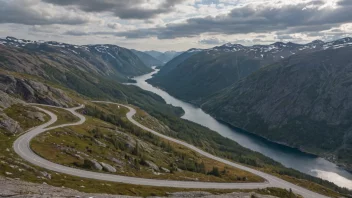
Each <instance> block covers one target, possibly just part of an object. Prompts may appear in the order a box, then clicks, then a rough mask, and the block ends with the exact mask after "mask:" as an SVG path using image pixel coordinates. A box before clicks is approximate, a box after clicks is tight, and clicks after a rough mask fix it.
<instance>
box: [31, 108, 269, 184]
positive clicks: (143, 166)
mask: <svg viewBox="0 0 352 198" xmlns="http://www.w3.org/2000/svg"><path fill="white" fill-rule="evenodd" d="M83 112H84V113H86V114H88V115H93V114H94V115H95V116H96V117H99V118H100V119H102V120H104V121H107V122H108V123H112V124H113V125H112V124H108V123H105V122H102V121H101V120H98V119H92V118H88V120H87V122H86V123H85V124H83V125H79V126H74V127H68V128H63V129H56V130H53V131H51V132H47V133H45V134H42V135H40V136H38V137H36V138H35V139H34V140H33V141H32V143H31V147H32V149H33V150H34V151H35V152H36V153H37V154H39V155H41V156H42V157H44V158H46V159H49V160H50V161H54V162H56V163H60V164H63V165H66V166H74V167H78V168H84V169H86V168H91V165H90V166H87V162H88V161H87V159H94V160H96V161H98V162H104V163H106V164H110V165H113V166H115V167H116V169H117V172H116V174H118V175H128V176H135V177H147V178H163V179H177V180H197V181H198V180H199V181H218V182H228V181H230V182H259V181H263V180H262V179H261V178H259V177H257V176H255V175H252V174H250V173H248V172H245V171H242V170H239V169H235V168H230V167H226V166H225V165H224V164H222V163H219V162H216V161H213V160H210V159H207V158H205V157H203V156H200V155H199V154H197V153H195V152H193V151H190V150H189V149H186V148H184V147H183V146H180V145H176V144H173V143H170V142H167V141H165V140H163V139H160V138H158V137H157V136H155V135H152V134H151V133H149V132H144V131H143V130H141V129H139V128H138V127H136V126H134V125H133V124H131V123H130V122H129V121H128V120H127V119H126V118H125V114H126V112H127V109H125V108H117V106H116V105H114V107H109V106H105V107H104V106H103V108H102V107H99V108H93V107H90V106H88V107H87V108H86V109H85V110H83ZM212 169H213V171H211V170H212ZM214 169H216V170H218V172H217V173H215V172H214ZM219 170H221V173H220V172H219Z"/></svg>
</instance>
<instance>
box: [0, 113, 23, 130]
mask: <svg viewBox="0 0 352 198" xmlns="http://www.w3.org/2000/svg"><path fill="white" fill-rule="evenodd" d="M0 129H3V130H5V131H6V132H7V133H10V134H16V133H22V132H23V129H22V128H21V126H20V125H19V123H18V122H17V121H15V120H13V119H12V118H10V117H8V116H7V115H6V114H4V113H2V112H1V111H0Z"/></svg>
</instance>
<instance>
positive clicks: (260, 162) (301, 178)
mask: <svg viewBox="0 0 352 198" xmlns="http://www.w3.org/2000/svg"><path fill="white" fill-rule="evenodd" d="M156 116H158V115H156ZM156 116H155V117H156ZM135 119H136V120H138V122H140V123H142V124H144V125H146V126H148V127H150V128H152V129H155V130H157V131H161V132H163V133H165V134H167V135H170V136H172V137H176V138H178V139H182V140H184V141H186V142H189V143H191V144H193V145H195V146H197V147H199V148H202V149H203V150H205V151H207V152H209V153H212V154H214V155H217V156H221V157H223V158H227V159H230V160H232V161H235V162H238V163H241V164H245V165H247V166H251V167H253V168H256V169H259V170H261V171H264V172H267V173H269V174H274V175H276V176H278V177H281V178H283V179H285V180H288V181H290V182H292V183H295V184H298V185H300V186H302V187H306V188H308V189H311V190H313V191H315V192H320V193H322V194H325V195H328V196H337V195H338V194H337V193H336V192H334V191H337V192H340V193H343V194H351V192H350V191H349V190H347V189H345V188H340V187H338V186H336V185H335V184H333V183H332V182H329V181H326V180H322V179H319V178H316V177H313V176H310V175H306V174H304V173H301V172H299V171H296V170H294V169H290V168H286V167H284V166H283V165H281V164H280V163H278V162H276V161H274V160H272V159H270V158H268V157H266V156H264V155H262V154H260V153H258V152H253V151H251V150H249V149H246V148H244V147H242V146H240V145H239V144H237V143H236V142H234V141H232V140H230V139H227V138H224V137H222V136H221V135H219V134H218V133H215V132H213V131H211V130H209V129H208V128H205V127H202V126H200V125H197V124H195V123H193V122H189V121H186V120H182V119H178V118H174V117H171V116H164V117H158V118H157V119H155V118H153V117H151V116H150V115H148V114H146V113H143V112H141V111H138V114H137V115H136V116H135ZM158 120H159V121H158ZM166 123H167V124H166Z"/></svg>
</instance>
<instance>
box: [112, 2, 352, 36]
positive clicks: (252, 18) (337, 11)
mask: <svg viewBox="0 0 352 198" xmlns="http://www.w3.org/2000/svg"><path fill="white" fill-rule="evenodd" d="M318 3H319V1H314V2H313V3H309V4H296V5H284V6H281V7H270V6H266V5H261V6H256V7H254V6H250V5H249V6H244V7H239V8H235V9H233V10H232V11H231V13H230V14H228V15H221V16H216V17H210V16H208V17H204V18H191V19H188V20H187V21H186V22H185V23H182V24H169V25H167V26H166V27H160V28H150V29H139V30H134V31H126V32H121V33H114V34H116V35H117V36H123V37H127V38H146V37H151V36H154V37H157V38H159V39H172V38H177V37H194V36H198V35H199V34H202V33H221V34H239V33H267V32H272V31H283V32H285V33H286V34H289V33H300V32H312V31H322V30H328V29H330V28H333V27H337V26H339V25H341V24H343V23H347V22H351V21H352V12H351V9H352V6H338V7H337V8H334V9H333V8H330V7H325V8H322V9H318V7H313V8H309V7H307V6H308V5H316V4H318Z"/></svg>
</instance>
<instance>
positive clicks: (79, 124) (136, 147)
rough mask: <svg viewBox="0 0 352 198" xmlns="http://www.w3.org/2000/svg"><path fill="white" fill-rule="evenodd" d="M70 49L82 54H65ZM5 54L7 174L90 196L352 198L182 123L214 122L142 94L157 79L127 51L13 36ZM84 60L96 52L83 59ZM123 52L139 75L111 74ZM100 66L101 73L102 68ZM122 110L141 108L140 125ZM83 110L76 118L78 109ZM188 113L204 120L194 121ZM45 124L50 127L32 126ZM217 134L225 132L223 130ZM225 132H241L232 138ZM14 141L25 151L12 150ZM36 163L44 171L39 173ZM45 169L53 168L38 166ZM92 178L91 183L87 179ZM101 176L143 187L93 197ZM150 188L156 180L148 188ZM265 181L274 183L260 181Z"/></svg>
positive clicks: (3, 171)
mask: <svg viewBox="0 0 352 198" xmlns="http://www.w3.org/2000/svg"><path fill="white" fill-rule="evenodd" d="M103 48H104V50H103ZM74 49H75V50H76V52H77V53H71V52H70V53H69V52H68V51H70V50H74ZM97 49H99V51H98V52H96V50H97ZM0 50H2V54H1V57H2V60H3V61H1V62H0V67H1V70H0V77H1V78H0V84H1V86H0V94H1V100H0V106H1V112H2V114H1V115H2V119H1V120H0V125H1V139H3V140H4V141H5V144H3V145H2V146H3V150H4V151H6V152H5V153H1V155H0V159H1V160H2V161H1V172H0V175H2V176H5V177H7V178H13V179H15V178H19V179H21V180H25V181H29V182H39V183H43V182H44V183H46V184H50V185H54V186H66V187H68V188H73V189H76V190H80V191H84V192H92V193H115V194H116V193H117V194H120V193H123V194H127V195H136V196H141V195H143V196H151V195H152V193H150V192H157V193H158V195H165V193H166V192H167V191H168V192H170V191H172V192H180V191H189V190H191V189H193V190H194V189H202V191H203V190H204V191H207V192H214V191H216V192H219V193H226V192H229V191H228V189H235V190H238V191H243V190H246V189H247V190H250V192H257V191H258V190H255V189H256V188H257V187H260V188H261V190H259V191H260V192H263V191H265V192H268V191H271V193H269V194H272V195H278V194H281V195H280V196H283V194H285V193H286V194H289V193H290V188H292V189H291V190H293V192H295V193H297V194H303V195H304V196H305V197H316V196H330V197H338V196H339V195H345V194H349V193H350V192H349V191H348V190H347V189H344V188H341V187H338V186H337V185H336V184H334V183H333V182H335V181H333V182H331V181H327V180H324V179H328V180H330V178H325V177H324V176H321V175H320V176H321V178H323V179H320V178H316V177H313V176H310V175H307V174H304V173H301V172H299V171H297V170H294V169H291V168H290V166H288V167H285V166H284V165H286V164H285V163H282V164H283V165H282V164H281V163H278V162H277V161H275V160H278V159H279V157H278V156H275V155H273V156H271V155H268V157H267V156H265V155H263V154H261V153H260V152H255V151H259V150H256V149H253V148H250V149H247V148H245V147H243V146H241V144H238V143H236V141H233V140H234V139H232V138H231V137H230V136H226V135H223V134H218V133H216V131H219V130H218V129H219V128H213V127H211V126H209V125H206V124H205V125H204V123H200V122H199V120H198V121H197V119H195V120H192V119H189V120H191V121H194V122H195V123H194V122H191V121H188V120H185V119H181V118H180V116H182V115H183V117H182V118H186V119H187V117H189V118H191V117H193V116H197V115H200V116H201V117H200V118H199V119H203V120H205V121H206V122H209V123H208V124H214V121H215V120H214V119H213V120H211V119H210V120H209V117H208V115H206V114H204V113H203V112H202V111H201V110H200V109H197V108H194V107H193V106H192V105H189V104H187V105H188V106H192V108H193V109H192V108H188V106H187V105H186V106H183V105H178V104H173V106H172V105H169V103H170V101H168V98H165V97H164V96H165V95H164V93H161V94H160V93H159V92H158V91H156V92H155V91H154V90H148V89H147V91H146V90H144V89H145V87H143V86H145V85H148V84H147V83H146V82H145V80H146V77H147V78H150V77H151V75H152V74H154V73H149V72H150V71H152V69H151V68H149V67H148V66H147V65H146V64H144V63H142V61H141V62H139V61H132V60H131V58H132V59H134V58H138V57H137V56H136V55H133V54H132V52H130V51H129V50H127V49H124V48H120V47H118V46H112V45H108V46H106V45H94V46H77V45H70V44H65V43H53V42H34V41H25V40H20V39H15V38H7V39H6V43H4V42H3V44H2V45H1V46H0ZM84 51H85V52H84ZM83 52H84V53H91V54H89V55H87V56H83V54H84V53H83ZM120 52H121V53H122V52H123V53H126V54H128V55H129V56H130V57H129V58H128V59H126V60H125V63H124V64H127V63H128V64H132V65H133V66H132V65H131V66H129V67H134V69H133V70H131V68H128V69H126V70H124V69H123V67H115V64H116V62H114V63H112V62H111V61H112V59H110V58H112V56H119V58H121V57H124V56H121V57H120V55H119V53H120ZM54 57H56V58H54ZM88 57H92V58H88ZM107 57H110V58H107ZM93 58H94V60H93ZM72 60H74V62H72ZM117 60H118V59H117ZM91 61H93V62H91ZM130 61H131V62H130ZM179 61H182V58H181V59H180V60H179ZM97 62H100V64H99V65H101V66H102V67H98V66H97V65H96V63H97ZM136 63H141V64H136ZM96 67H97V68H96ZM143 74H145V75H144V76H143ZM139 75H142V76H140V77H136V78H134V79H135V81H136V82H137V84H138V85H139V86H140V88H139V87H136V86H134V85H131V84H130V83H128V82H134V80H133V79H132V78H131V76H139ZM118 76H119V77H118ZM140 79H144V80H143V81H141V80H140ZM150 91H151V92H150ZM152 92H155V93H157V94H155V93H152ZM94 100H99V101H112V102H116V103H119V104H120V107H117V105H111V104H98V103H93V102H91V101H94ZM172 100H174V99H172ZM178 102H179V103H180V102H181V101H178ZM32 103H40V104H41V106H38V107H40V108H41V109H40V110H39V109H37V108H34V107H33V104H32ZM82 104H84V108H83V106H82ZM43 105H44V106H43ZM123 105H128V108H131V107H133V109H135V110H136V115H135V116H134V119H132V114H130V113H128V111H127V109H125V108H124V106H123ZM34 106H35V105H34ZM54 106H56V107H54ZM77 106H80V109H79V110H78V108H72V107H77ZM70 107H71V109H70ZM180 107H182V108H180ZM185 107H186V108H185ZM63 108H66V109H63ZM67 108H69V109H67ZM67 110H69V111H67ZM75 110H78V111H79V113H76V112H75ZM190 110H191V111H193V110H194V111H195V112H200V113H201V114H190V113H189V112H190ZM129 111H130V112H133V111H132V110H131V109H129ZM43 112H45V113H43ZM49 112H51V113H49ZM126 113H127V116H126ZM81 114H83V115H84V116H82V115H81ZM48 115H50V116H48ZM77 116H78V118H79V119H77ZM202 116H203V117H202ZM49 117H51V118H52V119H50V120H49ZM75 122H76V123H75ZM130 122H132V123H130ZM44 123H45V124H44ZM40 124H44V125H41V126H40V127H38V128H33V127H35V126H37V125H40ZM202 125H204V126H206V127H208V128H206V127H203V126H202ZM214 126H220V127H222V125H214ZM62 127H64V128H62ZM141 128H142V130H141ZM220 129H221V130H220V131H221V132H222V131H223V129H224V128H220ZM47 130H50V131H47ZM225 132H226V130H225ZM227 132H228V134H236V133H233V132H232V131H231V130H228V131H227ZM160 133H162V134H160ZM21 135H22V136H21ZM37 135H38V136H37ZM224 136H225V137H224ZM18 138H19V139H18ZM33 138H34V139H33ZM16 139H17V140H16ZM32 139H33V140H32ZM231 139H232V140H231ZM30 140H32V141H30ZM242 140H244V139H242ZM18 141H20V143H16V142H18ZM14 142H15V144H16V145H17V146H20V147H15V149H17V150H15V151H16V152H17V153H21V151H25V150H26V149H27V152H25V153H21V155H20V156H21V157H23V158H24V159H25V160H23V159H21V157H20V156H18V155H17V154H16V153H15V152H14V150H12V149H11V148H12V146H11V145H12V143H14ZM29 142H31V143H29ZM175 143H176V144H175ZM240 143H242V142H240ZM180 145H181V146H180ZM252 145H255V144H252ZM18 148H20V149H19V150H18ZM28 148H31V149H32V150H33V151H34V152H32V151H31V150H30V151H28ZM263 148H264V147H263ZM280 149H281V148H280ZM280 149H278V150H280ZM275 157H276V158H275ZM271 158H274V160H273V159H271ZM42 160H43V161H42ZM27 161H29V162H31V163H28V162H27ZM39 162H42V163H40V164H37V166H33V163H34V164H36V163H39ZM324 163H326V162H325V161H324ZM43 164H47V165H44V166H43V167H41V165H43ZM48 164H50V165H48ZM286 166H287V165H286ZM324 166H325V165H324ZM329 166H330V165H329ZM329 166H327V167H329ZM333 166H334V165H333V164H331V166H330V167H333ZM55 167H56V168H55ZM335 168H336V167H335ZM53 169H55V170H53ZM63 170H67V171H68V172H62V171H63ZM78 170H79V171H78ZM298 170H300V171H302V172H305V170H301V169H298ZM327 170H330V169H327ZM337 170H339V169H337ZM324 171H326V169H324ZM339 171H340V170H339ZM86 172H89V173H88V175H90V176H89V178H87V177H85V173H86ZM305 173H308V172H305ZM335 173H337V174H341V173H340V172H335ZM308 174H309V173H308ZM320 174H321V172H320ZM323 175H324V174H323ZM314 176H318V175H314ZM80 177H83V178H80ZM130 177H132V178H130ZM134 177H137V178H138V179H135V178H134ZM99 178H100V179H103V180H107V182H112V181H113V182H112V183H107V184H109V185H112V186H127V188H128V189H133V188H135V185H146V186H144V187H142V188H139V190H137V191H134V192H130V191H126V189H120V188H118V189H119V190H118V189H115V190H112V189H110V188H103V187H102V188H97V189H95V188H93V186H94V183H96V181H95V180H94V179H99ZM121 179H122V180H121ZM125 179H127V180H125ZM150 180H158V182H154V183H150ZM159 180H160V181H162V182H160V181H159ZM264 180H266V181H268V182H264V183H263V181H264ZM124 181H130V182H127V184H126V182H124ZM176 181H177V182H176ZM278 181H279V182H278ZM114 182H117V183H114ZM173 182H176V183H177V185H176V184H175V183H173ZM148 184H149V185H148ZM150 184H153V185H154V187H151V186H150ZM247 184H248V185H247ZM153 185H152V186H153ZM175 185H176V186H177V187H178V188H175V187H176V186H175ZM82 186H84V187H82ZM211 186H215V189H214V187H213V188H212V187H211ZM341 186H343V185H341ZM171 187H173V188H171ZM170 188H171V189H170ZM189 188H191V189H189ZM148 189H149V190H148ZM150 189H153V190H152V191H150ZM307 189H308V190H307ZM232 192H233V191H232ZM291 193H292V192H291ZM316 193H318V194H320V195H317V194H316Z"/></svg>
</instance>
